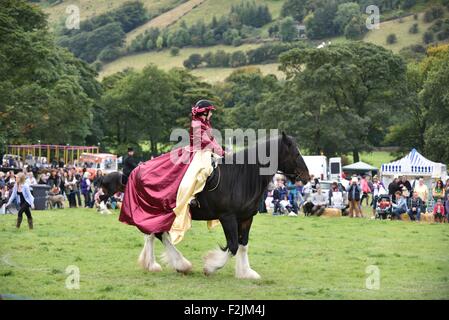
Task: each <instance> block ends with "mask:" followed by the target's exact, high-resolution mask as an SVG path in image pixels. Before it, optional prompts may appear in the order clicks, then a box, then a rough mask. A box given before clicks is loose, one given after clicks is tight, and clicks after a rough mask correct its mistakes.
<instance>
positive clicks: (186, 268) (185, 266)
mask: <svg viewBox="0 0 449 320" xmlns="http://www.w3.org/2000/svg"><path fill="white" fill-rule="evenodd" d="M176 271H177V272H179V273H183V274H189V273H190V272H191V271H192V263H191V262H190V261H189V260H187V259H186V258H182V262H178V263H177V265H176Z"/></svg>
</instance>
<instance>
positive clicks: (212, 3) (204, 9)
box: [177, 0, 284, 25]
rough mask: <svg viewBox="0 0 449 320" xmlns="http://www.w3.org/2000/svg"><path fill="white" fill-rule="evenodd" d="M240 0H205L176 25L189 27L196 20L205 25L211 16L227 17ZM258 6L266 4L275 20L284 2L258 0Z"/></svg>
mask: <svg viewBox="0 0 449 320" xmlns="http://www.w3.org/2000/svg"><path fill="white" fill-rule="evenodd" d="M241 2H242V0H226V1H223V0H206V1H205V2H204V3H202V4H201V5H199V6H198V7H196V8H195V9H193V10H192V11H190V12H189V13H188V14H186V15H185V16H184V17H182V19H180V20H179V21H178V22H177V24H178V23H180V22H181V21H185V22H186V23H187V25H191V24H193V23H195V22H196V21H198V20H203V21H204V22H206V23H209V22H210V21H212V18H213V16H214V15H215V16H216V17H217V18H219V17H221V16H223V15H228V14H229V12H230V10H231V7H232V6H233V5H237V4H240V3H241ZM257 3H258V4H266V5H267V6H268V8H269V9H270V13H271V16H272V17H273V19H277V18H278V17H279V15H280V12H281V8H282V4H283V3H284V1H280V0H258V1H257Z"/></svg>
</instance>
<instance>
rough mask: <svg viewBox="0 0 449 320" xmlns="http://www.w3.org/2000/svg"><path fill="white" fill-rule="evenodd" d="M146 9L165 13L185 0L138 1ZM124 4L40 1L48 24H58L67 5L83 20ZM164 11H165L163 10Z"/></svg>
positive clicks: (99, 0)
mask: <svg viewBox="0 0 449 320" xmlns="http://www.w3.org/2000/svg"><path fill="white" fill-rule="evenodd" d="M139 1H140V2H142V3H143V4H144V6H145V8H147V9H148V12H149V13H150V14H152V13H156V12H160V11H166V9H167V8H174V7H176V6H178V5H180V4H182V3H183V2H185V1H186V0H139ZM124 2H126V1H123V0H70V1H67V0H60V1H57V2H55V4H53V5H51V4H49V1H40V5H41V6H42V7H43V8H44V11H45V13H47V14H48V20H49V22H50V24H53V23H56V22H58V21H59V20H60V19H64V17H66V16H67V14H66V12H65V10H66V8H67V6H68V5H75V6H78V8H79V9H80V19H81V20H85V19H89V18H92V17H94V16H98V15H100V14H103V13H105V12H108V11H111V10H113V9H116V8H118V7H119V6H121V5H122V4H123V3H124ZM164 9H165V10H164Z"/></svg>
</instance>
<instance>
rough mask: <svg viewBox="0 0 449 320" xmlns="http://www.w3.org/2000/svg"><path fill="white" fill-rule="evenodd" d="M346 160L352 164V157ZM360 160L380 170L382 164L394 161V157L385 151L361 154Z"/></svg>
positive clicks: (349, 156)
mask: <svg viewBox="0 0 449 320" xmlns="http://www.w3.org/2000/svg"><path fill="white" fill-rule="evenodd" d="M348 160H349V162H350V163H353V162H354V161H353V157H352V155H348ZM360 160H361V161H363V162H366V163H368V164H370V165H372V166H375V167H377V168H380V167H381V165H382V164H385V163H389V162H391V161H394V160H395V157H394V156H392V155H391V153H390V152H387V151H374V152H362V153H361V154H360Z"/></svg>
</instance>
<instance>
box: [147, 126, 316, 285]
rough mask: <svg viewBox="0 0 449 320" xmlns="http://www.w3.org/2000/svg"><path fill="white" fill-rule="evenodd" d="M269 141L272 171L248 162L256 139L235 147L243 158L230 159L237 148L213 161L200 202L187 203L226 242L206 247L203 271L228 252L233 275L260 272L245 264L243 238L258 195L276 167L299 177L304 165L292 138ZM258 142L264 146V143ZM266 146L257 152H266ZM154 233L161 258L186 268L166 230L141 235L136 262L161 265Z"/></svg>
mask: <svg viewBox="0 0 449 320" xmlns="http://www.w3.org/2000/svg"><path fill="white" fill-rule="evenodd" d="M274 141H276V143H277V144H278V154H276V155H271V157H273V156H274V157H277V160H278V166H277V168H274V169H273V170H272V172H270V173H269V174H265V175H261V174H260V169H261V168H262V167H264V166H265V167H266V168H267V167H268V165H262V164H261V163H260V161H259V160H256V163H255V164H248V162H249V161H248V153H249V152H254V151H255V150H254V148H261V146H262V144H258V145H257V146H255V147H253V148H249V149H245V150H243V151H241V152H243V153H244V156H245V158H244V159H245V161H244V164H236V159H240V158H238V154H234V155H233V160H234V161H233V164H227V163H222V164H219V165H218V166H217V168H216V169H215V170H214V173H213V174H212V176H211V177H210V179H209V180H208V182H207V183H206V186H205V188H204V190H203V191H202V192H201V193H199V194H198V195H197V199H198V201H199V203H200V207H199V208H198V207H197V208H193V209H192V211H191V215H192V219H193V220H215V219H218V220H219V221H220V223H221V225H222V227H223V231H224V234H225V236H226V242H227V244H226V247H224V248H220V249H216V250H214V251H211V252H209V253H208V254H207V255H206V257H205V258H204V273H205V274H206V275H210V274H212V273H214V272H215V271H217V270H218V269H220V268H222V267H223V266H224V265H225V264H226V262H227V260H228V259H229V258H230V257H231V256H236V272H235V275H236V277H237V278H241V279H259V278H260V276H259V274H257V272H256V271H254V270H252V269H251V268H250V265H249V260H248V238H249V231H250V229H251V223H252V221H253V217H254V216H255V215H256V214H257V211H258V207H259V203H260V200H261V198H262V195H263V193H264V191H265V190H266V189H267V187H268V184H269V182H270V181H271V180H272V178H273V176H274V174H275V173H276V171H282V172H283V173H284V174H285V175H286V176H287V177H289V178H290V179H294V178H296V177H299V178H300V179H301V180H304V181H307V180H308V179H309V171H308V169H307V166H306V164H305V162H304V160H303V158H302V156H301V154H300V153H299V150H298V147H297V145H296V143H295V141H294V140H293V138H291V137H290V136H287V135H285V133H282V136H280V137H279V138H277V139H276V140H274ZM263 145H264V146H265V148H267V150H269V143H265V144H263ZM267 150H265V151H264V152H265V153H263V154H265V155H267V156H268V155H269V151H267ZM256 154H258V153H256ZM253 162H254V161H253ZM155 238H158V239H159V240H161V241H162V243H163V244H164V245H165V247H166V253H165V260H166V261H167V262H168V263H169V264H170V265H171V266H172V267H174V268H175V269H176V270H177V271H178V272H183V273H187V272H189V271H190V270H191V268H192V265H191V263H190V262H189V261H188V260H187V259H185V258H184V257H183V255H182V254H181V253H180V252H179V251H178V250H177V249H176V248H175V247H174V245H173V244H172V243H171V240H170V236H169V234H168V233H167V232H164V233H158V234H150V235H146V236H145V245H144V248H143V250H142V252H141V254H140V256H139V263H140V264H141V266H142V267H143V268H145V269H146V270H149V271H160V270H161V267H160V265H159V264H158V263H157V262H156V259H155V256H154V245H153V243H154V240H155Z"/></svg>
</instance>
